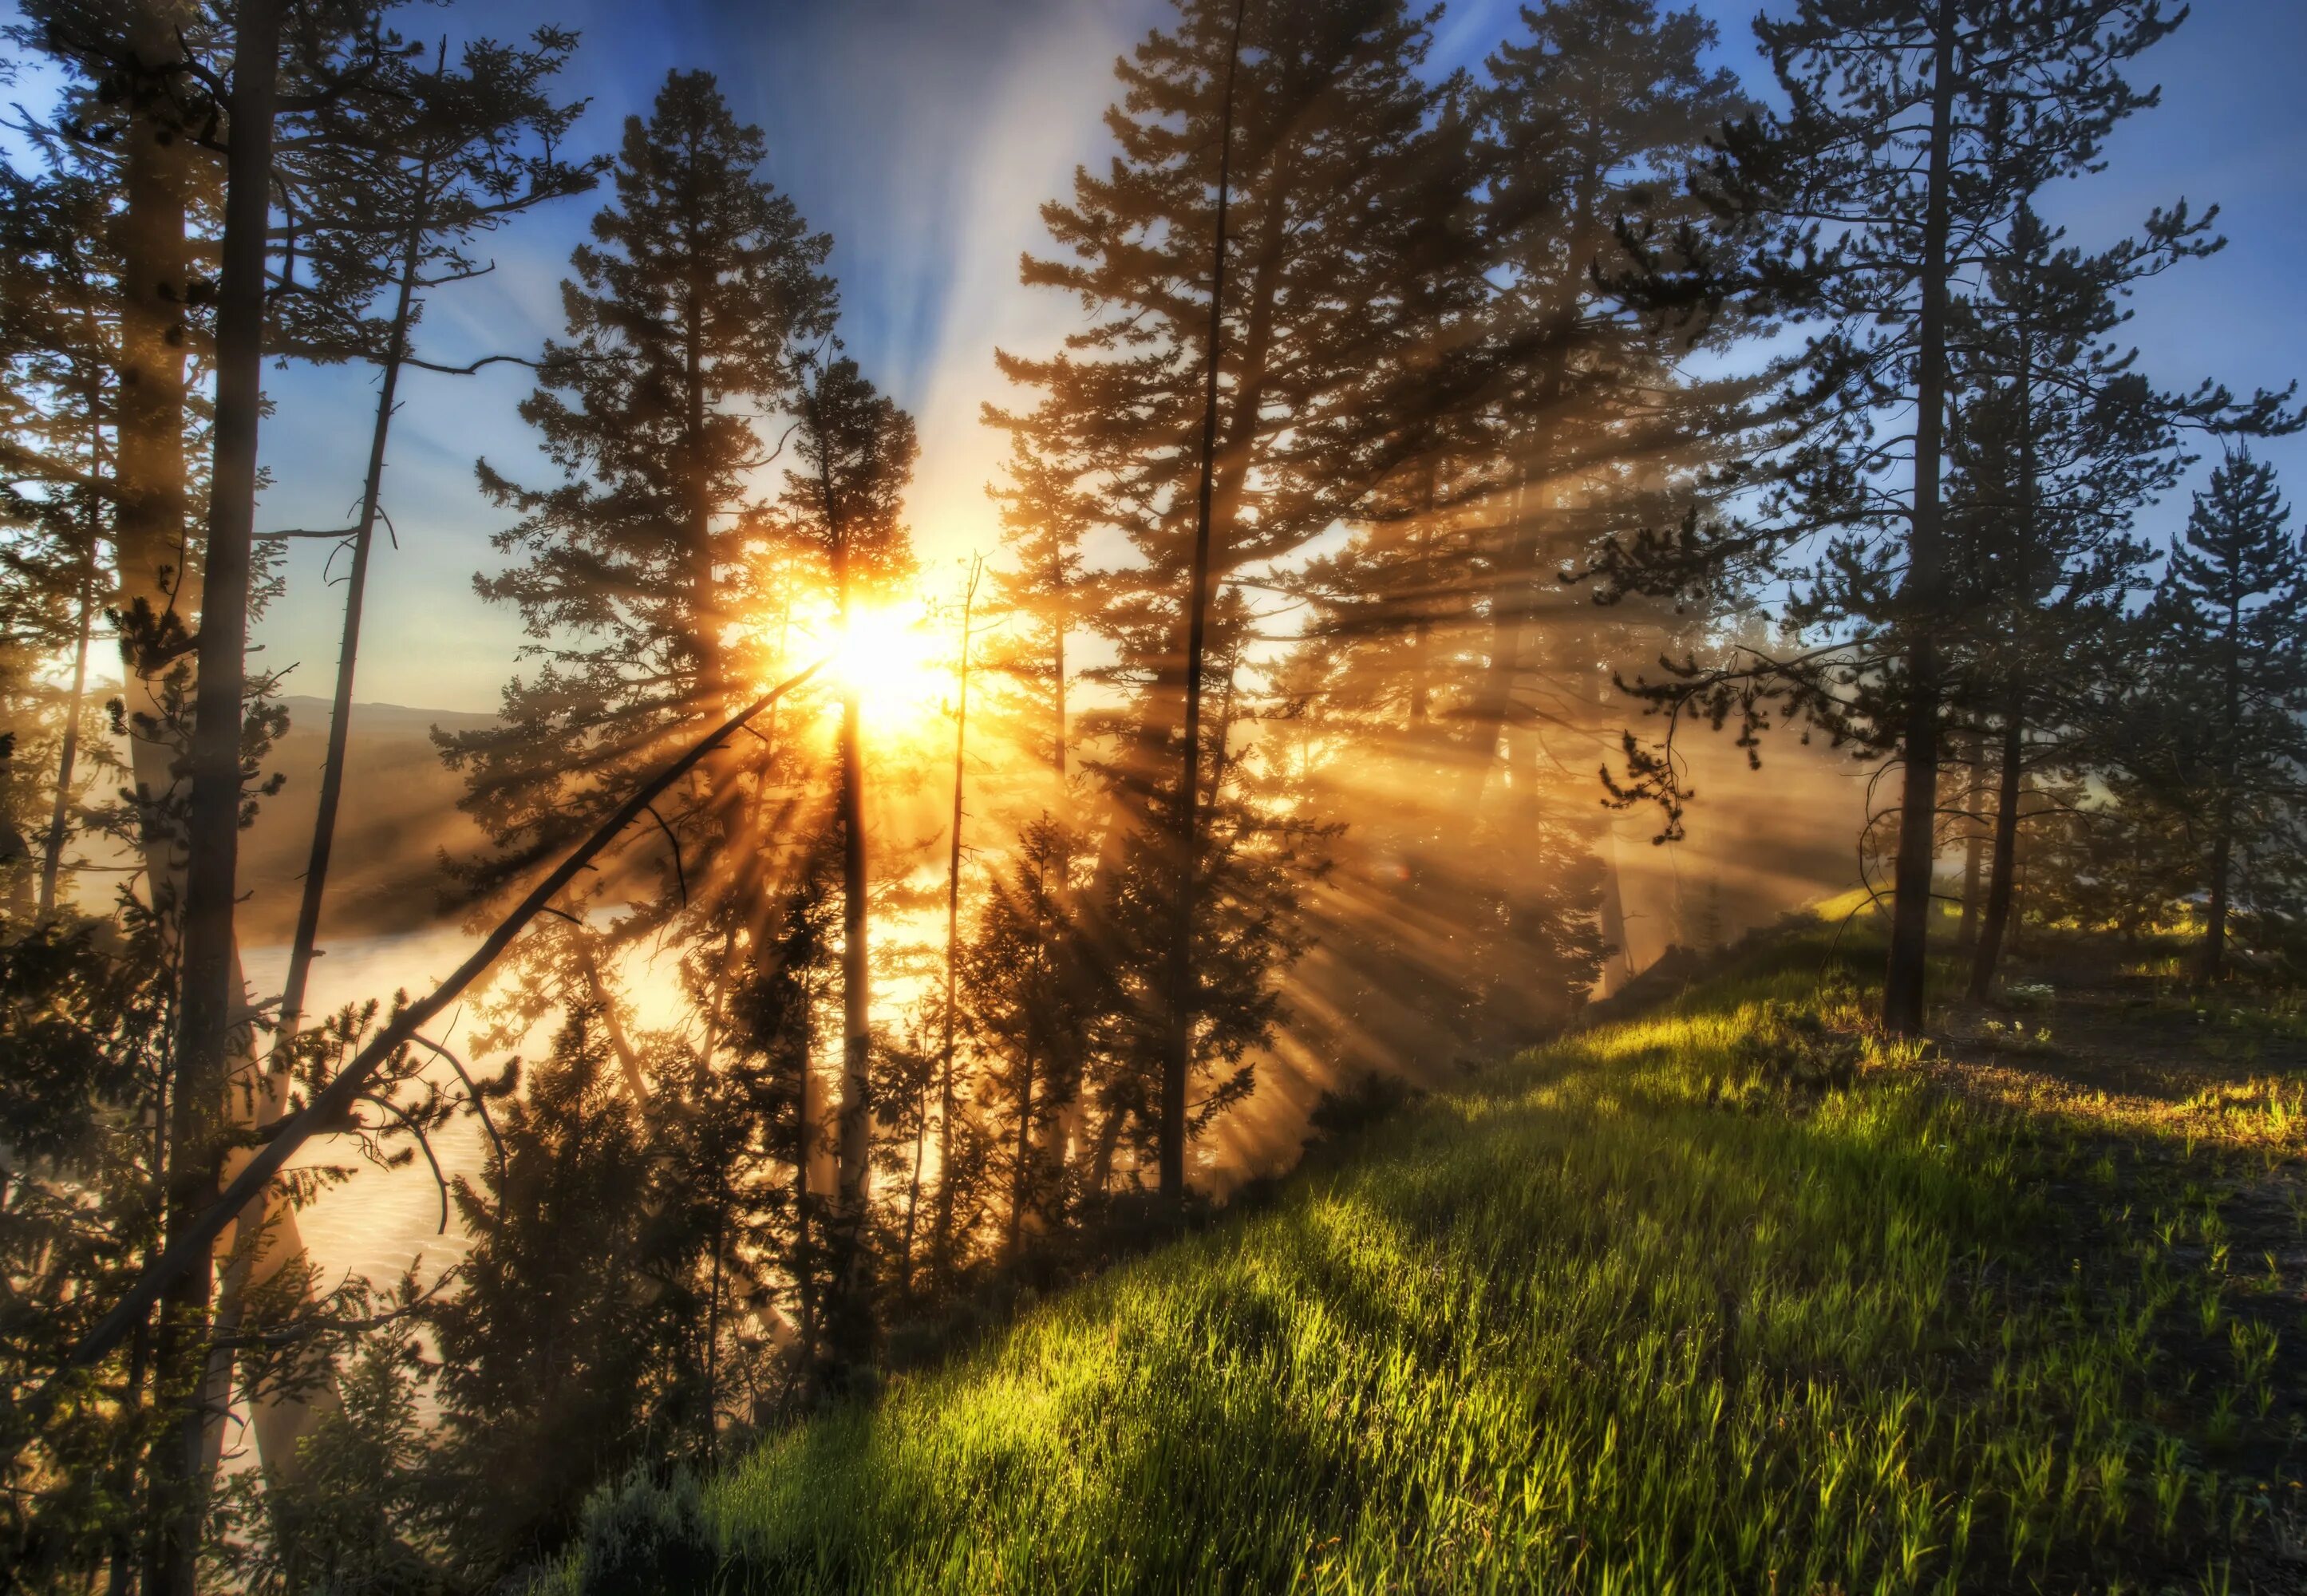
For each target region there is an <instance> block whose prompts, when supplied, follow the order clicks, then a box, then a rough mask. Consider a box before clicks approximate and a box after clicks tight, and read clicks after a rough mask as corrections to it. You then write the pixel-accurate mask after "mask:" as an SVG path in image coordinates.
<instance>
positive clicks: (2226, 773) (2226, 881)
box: [2200, 582, 2243, 982]
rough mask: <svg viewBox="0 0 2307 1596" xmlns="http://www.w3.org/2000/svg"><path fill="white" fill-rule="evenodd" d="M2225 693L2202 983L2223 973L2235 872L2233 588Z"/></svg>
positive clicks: (2231, 590) (2239, 719) (2237, 732)
mask: <svg viewBox="0 0 2307 1596" xmlns="http://www.w3.org/2000/svg"><path fill="white" fill-rule="evenodd" d="M2226 621H2227V624H2226V671H2225V673H2224V674H2225V686H2226V691H2225V693H2224V695H2223V698H2222V701H2221V704H2220V711H2221V716H2222V719H2221V721H2220V725H2219V795H2218V800H2217V802H2216V803H2215V804H2214V805H2213V808H2212V814H2211V882H2210V887H2211V893H2210V901H2209V902H2208V903H2207V904H2206V905H2204V906H2203V948H2202V956H2201V958H2200V974H2201V979H2202V980H2204V981H2205V982H2215V981H2218V980H2220V979H2222V978H2224V977H2225V975H2226V958H2227V948H2226V944H2227V915H2228V911H2229V907H2230V904H2229V896H2230V890H2231V888H2232V878H2233V874H2234V811H2235V802H2234V794H2235V784H2236V781H2237V779H2238V767H2239V766H2240V765H2241V763H2242V760H2241V757H2240V756H2241V749H2242V725H2243V648H2242V644H2241V642H2240V640H2239V639H2241V636H2242V632H2243V597H2242V595H2241V593H2240V592H2239V591H2238V590H2237V588H2236V587H2235V585H2234V583H2232V582H2230V583H2229V586H2228V591H2227V617H2226Z"/></svg>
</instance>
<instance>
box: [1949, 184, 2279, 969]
mask: <svg viewBox="0 0 2307 1596" xmlns="http://www.w3.org/2000/svg"><path fill="white" fill-rule="evenodd" d="M2210 220H2211V219H2210V218H2208V217H2207V218H2205V219H2202V220H2201V221H2200V222H2190V221H2188V220H2187V219H2186V217H2185V213H2184V211H2183V210H2179V211H2174V212H2173V213H2171V214H2169V215H2167V216H2166V215H2164V214H2160V213H2158V214H2157V217H2156V218H2154V219H2152V220H2151V221H2150V222H2149V224H2148V227H2147V229H2146V230H2145V231H2144V232H2143V233H2142V234H2141V235H2140V236H2136V237H2133V238H2131V239H2127V240H2124V241H2123V242H2121V243H2119V244H2117V245H2114V247H2113V248H2111V249H2107V250H2105V251H2101V252H2099V253H2094V254H2089V255H2086V254H2084V253H2082V252H2081V251H2080V250H2077V249H2075V248H2073V247H2071V246H2067V247H2062V244H2061V236H2060V234H2059V233H2058V232H2057V231H2056V230H2054V229H2053V228H2052V227H2049V226H2047V225H2046V224H2045V223H2044V222H2043V220H2042V219H2040V218H2039V217H2038V216H2037V214H2036V212H2035V210H2034V208H2033V206H2032V205H2031V204H2030V203H2027V202H2022V203H2021V204H2020V206H2019V208H2018V210H2017V211H2016V213H2015V214H2014V216H2013V217H2012V219H2011V222H2010V225H2009V227H2007V229H2006V230H2005V231H2004V232H2003V235H2002V236H2000V237H1999V238H1997V239H1996V240H1994V243H1993V244H1992V245H1991V246H1990V248H1989V252H1988V255H1989V259H1988V269H1987V270H1986V272H1985V274H1984V283H1983V285H1982V288H1983V291H1982V292H1980V293H1978V294H1977V295H1975V296H1967V297H1965V298H1962V299H1960V300H1958V302H1957V303H1956V305H1955V307H1954V321H1955V326H1956V329H1957V332H1956V336H1957V339H1958V340H1959V343H1960V351H1959V353H1958V355H1957V356H1956V358H1955V359H1954V361H1953V362H1952V369H1953V371H1954V373H1955V380H1956V382H1957V384H1958V388H1959V390H1960V398H1959V401H1958V403H1959V408H1958V410H1957V421H1956V425H1955V426H1954V428H1953V429H1952V434H1951V438H1950V444H1949V449H1948V463H1949V468H1950V469H1949V478H1948V494H1947V507H1948V536H1949V545H1950V548H1951V551H1952V553H1951V567H1952V574H1951V578H1950V583H1949V587H1950V596H1951V602H1952V603H1954V604H1957V605H1960V606H1961V607H1962V609H1963V610H1964V612H1965V614H1966V615H1967V616H1968V617H1969V618H1970V625H1969V628H1968V631H1969V633H1970V636H1971V637H1972V638H1973V639H1975V641H1974V642H1973V643H1972V644H1971V645H1970V646H1969V647H1968V648H1960V649H1957V650H1956V651H1955V657H1954V658H1953V660H1951V685H1952V689H1953V696H1954V697H1955V699H1957V700H1958V702H1960V700H1963V699H1968V700H1969V702H1970V705H1971V708H1972V713H1973V714H1974V715H1975V716H1977V718H1978V719H1980V720H1982V721H1985V720H1991V721H1994V722H1997V723H1999V725H1998V726H1997V731H1996V742H1997V744H1998V751H1997V768H1998V771H1999V776H1998V779H1997V783H1996V791H1995V798H1994V814H1993V819H1992V835H1993V841H1994V851H1993V855H1992V866H1991V869H1990V871H1989V872H1988V877H1987V881H1986V890H1985V901H1984V903H1983V905H1981V914H1980V917H1979V923H1978V933H1977V943H1976V946H1975V948H1974V949H1973V956H1972V963H1971V975H1970V995H1971V997H1972V998H1973V999H1974V1000H1983V999H1985V997H1986V996H1987V995H1988V993H1989V992H1990V991H1991V990H1992V986H1993V982H1994V970H1995V965H1996V961H1997V959H1998V957H2000V955H2001V952H2002V948H2003V940H2004V934H2005V931H2006V928H2007V926H2008V924H2009V922H2010V917H2011V895H2012V888H2013V882H2014V880H2015V876H2016V868H2017V859H2018V845H2019V819H2020V815H2019V803H2020V789H2021V785H2022V782H2023V779H2024V772H2025V769H2026V768H2027V767H2028V765H2029V764H2030V763H2031V764H2037V765H2045V764H2049V763H2053V762H2055V761H2056V760H2057V759H2060V757H2061V751H2062V750H2071V749H2072V748H2073V746H2074V744H2075V742H2076V736H2077V734H2078V733H2079V731H2080V729H2081V727H2082V726H2083V725H2085V724H2086V723H2087V719H2088V714H2087V707H2088V703H2089V702H2090V700H2091V698H2092V695H2093V694H2094V692H2095V691H2097V686H2098V683H2099V682H2101V681H2102V680H2104V679H2105V678H2106V677H2107V676H2110V675H2113V674H2118V673H2119V666H2118V665H2117V663H2116V654H2117V651H2118V650H2119V649H2120V648H2121V647H2122V640H2121V639H2122V637H2123V631H2124V628H2123V624H2122V622H2123V607H2124V605H2125V602H2126V601H2127V599H2128V597H2129V596H2130V595H2131V592H2132V591H2133V590H2134V589H2135V588H2138V587H2139V586H2140V585H2141V582H2142V577H2141V570H2142V568H2143V566H2144V565H2145V563H2146V562H2147V561H2148V557H2149V552H2148V548H2147V547H2146V545H2144V544H2143V543H2142V542H2141V541H2140V539H2139V538H2137V537H2136V536H2134V535H2133V534H2132V532H2131V525H2132V521H2133V519H2134V517H2135V516H2136V514H2137V513H2138V511H2139V510H2140V508H2141V507H2142V506H2144V505H2145V504H2147V503H2148V502H2151V501H2152V500H2153V498H2154V497H2155V496H2156V495H2157V494H2159V493H2162V492H2164V491H2165V490H2167V489H2168V488H2169V487H2170V486H2171V485H2172V484H2173V483H2174V482H2175V481H2176V480H2177V478H2178V474H2179V472H2180V470H2181V468H2182V467H2183V464H2184V459H2183V456H2182V455H2181V454H2180V452H2179V450H2178V437H2177V428H2178V426H2179V425H2180V424H2181V423H2182V422H2184V421H2188V420H2193V421H2196V422H2200V423H2207V424H2217V423H2219V422H2220V421H2221V419H2222V416H2224V415H2225V413H2226V412H2227V411H2229V410H2231V409H2232V408H2233V407H2231V406H2230V405H2229V404H2228V402H2227V399H2226V395H2225V393H2224V392H2222V391H2219V390H2214V389H2212V388H2211V387H2210V386H2209V385H2208V384H2207V385H2205V386H2204V387H2203V388H2201V389H2200V390H2197V391H2196V392H2195V393H2193V394H2191V395H2185V396H2181V395H2172V394H2165V393H2162V392H2158V391H2157V390H2155V389H2154V388H2153V387H2151V386H2150V385H2149V384H2148V382H2147V381H2146V380H2145V379H2144V378H2143V377H2142V376H2140V374H2139V373H2137V371H2136V370H2135V369H2134V365H2135V357H2134V356H2133V355H2132V354H2131V352H2128V351H2124V350H2121V349H2118V348H2115V347H2114V346H2113V345H2111V344H2110V343H2109V342H2108V339H2109V336H2110V335H2111V334H2112V333H2113V332H2114V330H2116V329H2117V328H2118V327H2120V325H2121V324H2122V322H2123V321H2124V320H2125V319H2126V313H2124V312H2123V310H2122V309H2121V308H2120V305H2121V298H2122V296H2123V295H2124V294H2125V293H2126V292H2127V291H2128V290H2129V288H2130V287H2131V286H2132V285H2134V284H2136V283H2137V282H2139V281H2140V280H2142V279H2147V278H2149V277H2152V276H2154V275H2156V274H2157V273H2159V272H2160V271H2162V270H2165V269H2167V268H2168V267H2169V266H2171V265H2172V264H2174V263H2175V262H2178V261H2181V260H2184V259H2187V258H2189V257H2191V256H2196V255H2200V254H2204V253H2209V252H2210V251H2211V250H2214V249H2216V248H2217V246H2218V242H2219V241H2218V240H2217V239H2212V238H2209V237H2208V236H2207V229H2208V225H2209V222H2210Z"/></svg>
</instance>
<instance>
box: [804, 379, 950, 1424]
mask: <svg viewBox="0 0 2307 1596" xmlns="http://www.w3.org/2000/svg"><path fill="white" fill-rule="evenodd" d="M793 446H794V449H795V450H796V452H797V453H798V455H799V457H800V462H801V463H800V466H799V468H796V469H792V470H788V471H787V472H786V474H785V495H784V498H783V500H782V501H781V503H780V508H781V510H782V511H783V513H784V516H785V525H786V528H787V535H788V536H790V537H792V538H793V540H794V541H796V542H799V543H801V544H803V545H808V546H810V547H813V548H815V549H817V550H818V551H819V552H820V553H822V554H823V556H824V558H825V562H826V566H827V574H828V577H829V579H830V585H831V588H832V590H833V594H834V620H835V623H836V626H837V627H839V628H842V629H846V628H847V627H848V625H849V623H850V620H851V616H852V614H853V610H855V609H858V608H862V606H864V605H868V604H870V602H871V601H872V600H873V598H874V597H875V596H877V593H886V592H887V590H888V588H889V587H890V585H891V584H892V583H894V582H895V581H896V580H897V579H900V578H902V577H905V576H907V575H910V574H911V573H912V571H913V550H912V545H911V540H910V539H909V537H908V536H907V534H906V531H905V523H904V520H903V519H902V517H903V515H904V511H905V487H906V485H907V483H908V482H909V481H910V480H911V479H912V476H913V459H914V456H915V454H916V452H917V450H918V445H917V444H916V442H914V437H913V421H912V419H911V418H910V417H909V416H906V415H905V412H904V411H902V410H900V409H898V408H897V407H896V405H895V404H893V403H891V402H890V400H889V399H887V398H885V397H884V396H882V395H881V394H879V392H877V391H875V390H874V388H873V385H872V384H871V383H870V382H867V381H866V380H865V378H864V376H863V374H862V373H860V372H859V370H858V369H857V363H856V362H855V361H853V360H850V359H848V358H846V357H842V358H836V359H834V360H831V361H829V362H826V363H823V364H815V363H812V365H810V369H809V373H808V376H807V378H806V380H805V382H804V383H803V387H802V396H801V400H800V420H799V422H798V424H797V425H796V426H795V428H794V432H793ZM863 714H864V711H863V706H862V701H861V699H860V696H859V692H858V689H857V684H856V682H855V681H854V680H853V679H851V680H848V681H845V682H843V684H842V702H841V732H840V750H839V759H840V775H839V778H838V779H839V783H840V786H839V794H838V801H839V814H840V820H839V826H840V833H841V897H842V953H841V990H842V1050H841V1060H842V1061H841V1102H840V1104H839V1106H838V1108H837V1109H836V1120H835V1142H836V1161H835V1162H836V1171H837V1174H836V1188H835V1192H834V1200H833V1205H832V1207H831V1209H830V1211H829V1213H828V1224H827V1237H826V1240H827V1246H828V1250H829V1254H830V1263H829V1285H828V1301H827V1304H826V1319H825V1322H826V1329H827V1336H828V1349H829V1351H831V1353H832V1359H833V1362H832V1366H831V1368H832V1377H833V1378H834V1379H835V1380H836V1382H837V1381H839V1380H842V1379H845V1378H847V1377H849V1376H850V1374H852V1373H853V1371H855V1370H856V1369H861V1368H862V1366H863V1365H864V1362H865V1360H867V1358H868V1357H869V1356H870V1352H871V1343H872V1334H873V1321H872V1302H871V1296H872V1290H873V1282H872V1276H871V1259H870V1257H869V1256H868V1253H869V1247H868V1241H869V1236H868V1233H867V1232H868V1225H869V1223H870V1206H871V1200H872V1194H871V1189H870V1188H871V1174H872V1171H871V1153H872V1129H873V1126H872V1113H873V1107H872V1075H871V1062H872V1060H871V1052H872V1039H873V1030H872V965H871V950H870V920H871V905H870V877H869V871H868V868H867V858H866V847H867V838H866V833H865V814H866V794H865V759H864V725H863Z"/></svg>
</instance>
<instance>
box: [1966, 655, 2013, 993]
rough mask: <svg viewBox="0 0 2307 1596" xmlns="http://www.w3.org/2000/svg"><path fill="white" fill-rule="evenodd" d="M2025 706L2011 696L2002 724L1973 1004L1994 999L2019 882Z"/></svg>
mask: <svg viewBox="0 0 2307 1596" xmlns="http://www.w3.org/2000/svg"><path fill="white" fill-rule="evenodd" d="M2025 735H2026V727H2025V724H2024V701H2023V699H2022V698H2021V696H2020V694H2018V693H2015V692H2014V693H2013V694H2011V707H2010V709H2009V711H2008V712H2007V713H2006V714H2005V715H2004V716H2003V770H2002V778H2001V780H2000V781H1999V782H1998V783H1997V785H1996V788H1995V794H1994V871H1993V873H1992V874H1991V875H1990V876H1989V878H1988V880H1987V885H1986V914H1985V919H1984V920H1983V922H1981V924H1980V926H1979V931H1978V946H1977V948H1976V949H1975V950H1974V951H1973V953H1972V955H1971V961H1970V1000H1971V1001H1972V1002H1974V1003H1984V1002H1985V1001H1986V1000H1987V999H1989V998H1991V997H1993V996H1994V970H1995V965H1996V964H1997V963H1998V962H1999V961H2000V960H2001V959H2002V957H2003V940H2004V938H2005V936H2006V935H2007V934H2008V932H2009V930H2010V925H2011V894H2012V891H2013V888H2014V885H2015V883H2016V882H2017V880H2018V868H2019V792H2020V774H2021V771H2022V769H2023V760H2024V758H2025V754H2026V742H2025Z"/></svg>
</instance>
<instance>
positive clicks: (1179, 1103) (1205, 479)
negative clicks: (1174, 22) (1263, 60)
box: [1157, 0, 1272, 1207]
mask: <svg viewBox="0 0 2307 1596" xmlns="http://www.w3.org/2000/svg"><path fill="white" fill-rule="evenodd" d="M1246 5H1247V0H1235V3H1234V15H1233V42H1232V47H1231V50H1230V52H1229V53H1228V55H1227V56H1226V75H1225V90H1224V97H1225V98H1224V108H1223V110H1222V112H1221V113H1220V115H1221V122H1220V131H1219V135H1218V184H1217V216H1216V222H1215V225H1214V227H1213V228H1212V232H1211V245H1210V324H1209V338H1208V340H1207V347H1206V348H1205V350H1204V351H1203V385H1202V463H1201V482H1200V485H1199V490H1198V497H1197V500H1196V513H1195V518H1194V562H1193V575H1192V578H1191V582H1190V586H1189V587H1188V590H1187V596H1186V649H1185V658H1184V662H1183V664H1184V669H1185V683H1184V686H1185V699H1186V712H1185V728H1184V737H1183V740H1182V742H1181V743H1180V747H1179V762H1180V768H1179V772H1178V807H1177V834H1176V838H1175V847H1174V851H1173V854H1172V857H1173V858H1174V860H1175V863H1176V869H1177V872H1178V885H1177V904H1176V914H1175V922H1174V923H1173V924H1172V925H1171V932H1170V970H1169V989H1170V991H1169V995H1170V1004H1169V1008H1170V1013H1169V1026H1168V1034H1167V1035H1166V1036H1165V1037H1164V1038H1163V1046H1162V1081H1161V1116H1162V1117H1161V1124H1160V1128H1159V1135H1158V1138H1157V1139H1158V1143H1159V1147H1160V1154H1161V1190H1162V1202H1163V1203H1164V1204H1166V1205H1168V1206H1171V1207H1175V1206H1178V1205H1179V1204H1181V1203H1182V1202H1184V1200H1185V1196H1186V1079H1187V1077H1188V1075H1189V1074H1190V1073H1191V1071H1192V1068H1193V1051H1194V1013H1195V994H1194V924H1195V922H1196V919H1197V918H1198V917H1199V910H1198V905H1196V891H1197V888H1198V885H1199V883H1198V881H1197V880H1196V875H1197V873H1198V870H1199V864H1200V849H1199V846H1198V841H1199V837H1198V832H1199V817H1198V815H1197V813H1196V809H1197V806H1198V804H1199V802H1200V799H1201V793H1200V787H1201V758H1202V654H1203V650H1204V648H1205V636H1206V633H1207V630H1208V621H1209V614H1208V613H1209V591H1210V501H1211V490H1212V485H1213V482H1214V475H1215V472H1216V469H1217V447H1218V363H1219V358H1220V353H1221V346H1222V342H1223V332H1224V315H1225V269H1226V205H1227V202H1228V201H1229V200H1230V199H1231V191H1232V174H1233V80H1234V70H1235V68H1236V66H1237V65H1238V64H1239V61H1240V59H1241V27H1242V17H1243V13H1244V11H1245V9H1246ZM1271 239H1272V234H1271V231H1269V242H1271ZM1244 414H1245V416H1246V417H1247V416H1255V414H1256V411H1255V407H1254V406H1253V407H1251V408H1249V409H1248V410H1247V411H1245V412H1244ZM1247 425H1249V423H1248V421H1247V420H1246V421H1245V427H1247Z"/></svg>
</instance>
